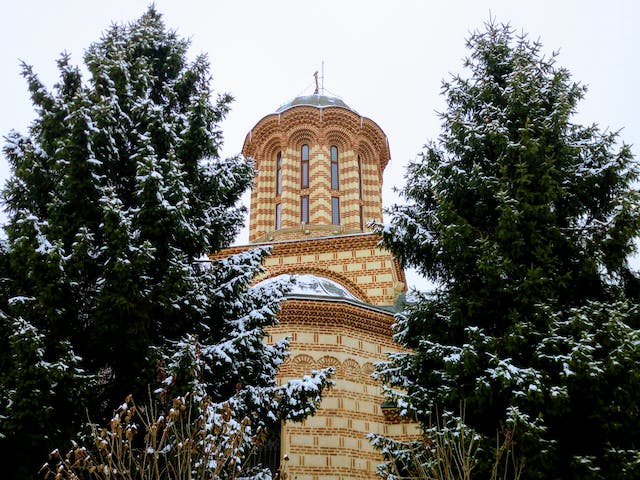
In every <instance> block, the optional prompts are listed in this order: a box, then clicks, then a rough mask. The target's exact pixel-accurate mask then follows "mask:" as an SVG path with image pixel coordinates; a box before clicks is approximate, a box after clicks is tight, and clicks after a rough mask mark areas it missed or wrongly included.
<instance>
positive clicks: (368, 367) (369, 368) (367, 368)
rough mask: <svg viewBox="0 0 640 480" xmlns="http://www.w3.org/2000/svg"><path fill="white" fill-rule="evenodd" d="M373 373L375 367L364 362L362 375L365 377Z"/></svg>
mask: <svg viewBox="0 0 640 480" xmlns="http://www.w3.org/2000/svg"><path fill="white" fill-rule="evenodd" d="M375 371H376V367H375V365H374V364H373V363H371V362H366V363H363V364H362V373H364V374H365V375H367V376H371V374H372V373H373V372H375Z"/></svg>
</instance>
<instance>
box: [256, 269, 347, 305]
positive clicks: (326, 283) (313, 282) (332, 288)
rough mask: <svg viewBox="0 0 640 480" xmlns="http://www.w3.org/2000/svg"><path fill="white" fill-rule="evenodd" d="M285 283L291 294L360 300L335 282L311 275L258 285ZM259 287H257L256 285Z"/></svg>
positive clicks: (276, 277) (281, 278) (292, 276)
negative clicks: (288, 286)
mask: <svg viewBox="0 0 640 480" xmlns="http://www.w3.org/2000/svg"><path fill="white" fill-rule="evenodd" d="M279 281H284V282H286V283H288V284H289V285H290V287H291V290H290V291H289V294H293V295H312V296H320V297H342V298H347V299H349V300H356V301H360V300H358V299H357V298H356V297H355V296H353V295H352V294H351V293H350V292H349V291H348V290H347V289H346V288H344V287H343V286H342V285H340V284H339V283H337V282H334V281H333V280H329V279H328V278H325V277H319V276H317V275H311V274H294V275H288V274H282V275H277V276H275V277H271V278H267V279H266V280H263V281H262V282H260V283H258V285H261V286H266V285H269V284H271V283H273V282H279ZM256 286H257V285H256Z"/></svg>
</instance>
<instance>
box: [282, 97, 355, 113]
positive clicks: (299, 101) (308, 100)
mask: <svg viewBox="0 0 640 480" xmlns="http://www.w3.org/2000/svg"><path fill="white" fill-rule="evenodd" d="M300 105H304V106H310V107H317V108H324V107H341V108H346V109H347V110H351V111H352V112H355V113H357V112H356V111H355V110H354V109H353V108H351V107H350V106H349V105H347V104H346V103H344V102H343V101H342V99H340V98H338V97H330V96H328V95H320V94H319V93H315V94H313V95H302V96H300V97H296V98H294V99H293V100H291V101H290V102H288V103H285V104H284V105H282V106H280V108H278V109H277V110H276V113H282V112H284V111H285V110H288V109H290V108H292V107H297V106H300Z"/></svg>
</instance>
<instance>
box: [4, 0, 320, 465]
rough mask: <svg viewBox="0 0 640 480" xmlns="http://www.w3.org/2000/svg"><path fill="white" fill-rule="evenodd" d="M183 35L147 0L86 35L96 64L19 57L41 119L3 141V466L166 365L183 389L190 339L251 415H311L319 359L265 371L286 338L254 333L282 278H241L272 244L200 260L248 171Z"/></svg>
mask: <svg viewBox="0 0 640 480" xmlns="http://www.w3.org/2000/svg"><path fill="white" fill-rule="evenodd" d="M188 46H189V42H188V41H187V40H184V39H181V38H180V37H178V36H177V34H176V33H174V32H172V31H168V30H167V29H166V28H165V26H164V24H163V21H162V19H161V16H160V15H159V14H158V13H157V12H156V11H155V9H154V8H153V7H151V8H150V9H149V10H148V11H147V12H146V13H145V14H144V15H143V16H142V17H141V18H140V19H139V20H137V21H135V22H133V23H131V24H128V25H113V26H112V27H111V28H110V29H109V30H108V31H107V32H106V33H105V34H104V35H103V37H102V38H101V40H100V41H98V42H96V43H94V44H92V45H91V46H90V47H89V49H88V50H87V51H86V53H85V57H84V60H85V64H86V67H87V70H88V73H89V76H88V80H84V79H83V78H82V74H81V71H80V69H79V68H77V67H75V66H72V65H71V64H70V61H69V56H68V55H66V54H64V55H62V57H61V58H60V60H59V61H58V67H59V71H60V80H59V81H58V83H57V84H56V85H55V87H54V89H53V91H49V90H47V88H45V86H44V85H43V84H42V83H41V82H40V80H39V79H38V77H37V76H36V74H34V73H33V71H32V69H31V67H29V66H26V65H25V66H24V67H23V75H24V76H25V78H26V80H27V82H28V86H29V91H30V93H31V98H32V102H33V104H34V106H35V108H36V112H37V118H36V120H35V121H34V122H33V124H32V125H31V127H30V130H29V134H28V135H26V136H23V135H20V134H19V133H17V132H11V133H10V134H9V135H8V136H7V137H6V145H5V148H4V153H5V155H6V157H7V158H8V160H9V162H10V164H11V167H12V178H11V179H10V180H9V182H8V183H7V185H6V187H5V190H4V196H3V198H4V202H5V205H6V207H7V210H8V212H9V217H10V219H9V223H8V226H7V227H6V233H7V236H8V245H7V252H6V255H3V256H2V261H3V263H2V267H3V268H4V267H5V266H6V270H7V272H8V273H7V277H8V280H7V281H6V282H3V285H2V288H5V287H6V292H7V296H6V297H5V298H7V299H8V301H7V302H6V305H3V306H2V308H4V309H5V311H4V312H3V313H2V315H0V321H1V324H2V326H3V327H4V331H5V332H8V333H7V338H4V339H3V340H1V342H2V343H1V346H2V347H3V348H2V350H0V367H2V371H1V372H0V389H1V391H0V399H1V400H2V402H3V403H2V405H0V432H1V433H2V435H3V436H4V438H3V439H2V440H0V442H1V443H0V449H1V450H2V452H3V454H5V455H7V458H11V459H12V463H11V464H9V465H7V464H4V465H3V476H4V477H5V478H11V476H13V475H15V477H16V478H24V477H27V476H28V475H29V474H30V473H32V472H33V471H34V470H35V471H37V467H38V466H39V465H40V464H42V462H43V461H45V460H46V454H47V449H49V448H52V447H53V446H59V447H60V448H64V445H63V444H61V443H63V442H64V441H66V440H68V439H70V437H71V435H72V433H73V432H75V431H77V429H78V428H79V424H80V423H81V422H82V421H86V419H87V412H88V416H89V418H90V419H91V420H92V421H95V422H102V421H103V420H104V418H106V417H104V416H108V415H109V411H108V409H111V408H113V406H114V405H117V404H119V403H121V402H122V400H123V399H124V398H125V396H126V395H128V394H130V393H132V394H134V395H135V396H136V398H139V399H140V398H145V397H146V395H147V388H148V385H153V384H154V382H156V375H157V374H158V372H159V371H160V372H163V371H167V369H168V370H169V373H172V372H175V375H173V376H172V378H173V379H175V382H177V383H175V384H174V383H172V382H166V379H165V386H172V388H174V389H179V388H182V387H184V388H187V386H189V383H190V382H191V383H192V381H193V380H192V379H191V380H190V379H189V375H192V376H193V375H194V372H193V370H192V369H191V370H190V369H188V368H187V369H183V370H180V368H178V367H179V362H173V363H171V359H174V358H177V357H180V352H181V351H184V350H185V348H186V347H185V345H187V344H189V345H190V344H193V341H195V340H193V339H197V344H198V349H199V351H201V352H204V354H203V357H202V358H203V359H205V360H206V361H205V362H204V365H205V366H204V367H202V371H203V372H204V374H203V375H205V377H206V381H207V382H208V383H206V385H207V386H206V390H207V393H208V394H209V395H210V396H211V398H212V399H213V401H223V400H226V399H228V398H230V397H231V396H240V397H242V398H244V399H245V401H244V403H242V405H244V407H243V408H244V410H245V412H244V413H247V412H253V413H254V414H255V415H256V416H257V418H258V422H256V426H257V425H260V424H262V425H266V424H267V423H269V422H274V421H276V420H278V419H281V418H302V417H304V416H305V415H306V414H307V413H309V412H311V411H312V410H313V408H314V405H315V404H314V402H315V401H317V399H318V395H319V392H320V390H321V388H322V387H323V386H324V385H326V383H327V382H326V376H325V374H324V373H319V374H318V375H315V376H314V377H312V378H309V379H308V380H309V382H302V383H299V384H296V386H295V388H294V387H292V386H290V387H291V388H290V389H289V390H287V388H286V387H287V386H286V385H285V386H283V387H281V388H280V389H277V388H276V386H275V383H274V382H275V380H274V374H275V372H276V370H277V366H278V365H279V363H280V362H282V360H283V358H284V355H285V349H286V342H281V343H279V344H277V345H275V346H267V345H264V343H263V337H264V328H265V327H266V326H268V325H271V324H273V323H274V322H275V315H276V312H277V305H278V301H279V300H280V299H281V298H282V295H283V293H284V291H285V290H284V287H277V288H275V289H273V290H271V291H269V292H268V293H269V295H267V293H266V292H264V291H263V290H260V289H257V290H255V291H254V290H250V289H249V285H250V283H251V281H252V280H253V278H254V277H255V275H257V274H258V273H260V272H261V267H260V262H261V261H262V259H263V257H264V255H266V254H267V252H266V251H264V250H259V251H256V252H248V253H245V254H240V255H237V256H234V257H232V258H230V259H227V260H225V261H219V262H214V263H213V264H212V265H211V266H210V267H209V268H205V266H206V265H208V263H207V262H201V261H199V259H201V258H202V257H203V256H204V255H205V254H206V253H212V252H215V251H217V250H219V249H220V248H222V247H224V246H227V245H228V244H229V243H230V241H231V239H232V238H233V237H234V236H235V235H236V233H237V231H238V230H239V228H240V226H241V222H242V214H243V208H242V207H238V200H239V198H240V195H241V194H242V192H243V191H244V190H246V188H248V186H249V185H250V184H251V181H252V176H253V173H254V171H253V167H252V164H251V163H250V162H249V161H247V160H245V159H243V158H242V157H236V158H231V159H221V158H220V156H219V150H220V148H221V142H222V134H221V131H220V128H219V123H220V121H221V120H222V119H223V118H224V116H225V115H226V113H227V112H228V109H229V103H230V101H231V98H230V96H229V95H220V96H218V98H217V100H216V101H215V102H212V101H211V99H210V97H211V95H212V92H211V91H210V87H209V83H210V80H211V79H210V75H209V64H208V60H207V59H206V57H205V56H198V57H197V58H195V60H193V61H189V60H188V58H187V49H188ZM188 339H191V340H188ZM176 356H177V357H176ZM183 365H184V362H183ZM180 372H181V373H182V375H180ZM180 382H181V383H180ZM185 391H186V390H185ZM185 391H183V392H180V394H184V393H185ZM289 394H291V395H293V396H294V397H295V398H294V400H293V402H294V404H296V405H297V407H296V408H295V409H293V408H288V407H286V405H287V401H288V399H289V398H291V395H289ZM267 407H268V408H267ZM274 409H275V412H274ZM256 428H257V427H256ZM11 465H13V467H14V468H13V469H12V467H11ZM7 476H8V477H7Z"/></svg>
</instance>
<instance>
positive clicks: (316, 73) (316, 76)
mask: <svg viewBox="0 0 640 480" xmlns="http://www.w3.org/2000/svg"><path fill="white" fill-rule="evenodd" d="M313 77H314V78H315V79H316V91H315V92H313V94H314V95H318V93H319V92H318V71H317V70H316V72H315V73H314V74H313Z"/></svg>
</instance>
